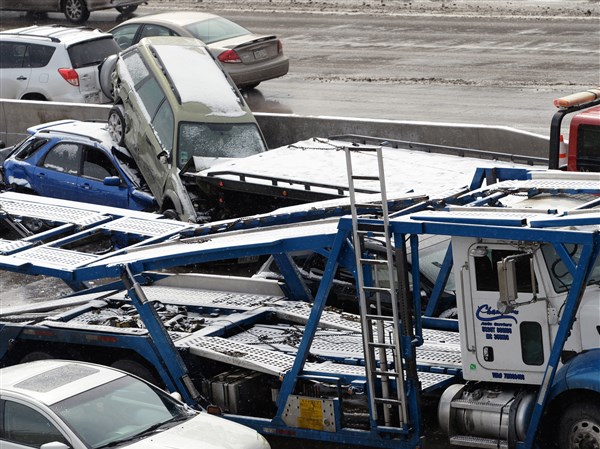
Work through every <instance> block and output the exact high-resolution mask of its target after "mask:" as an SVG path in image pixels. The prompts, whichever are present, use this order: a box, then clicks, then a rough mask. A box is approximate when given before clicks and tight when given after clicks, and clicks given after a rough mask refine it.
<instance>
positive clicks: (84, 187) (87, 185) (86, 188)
mask: <svg viewBox="0 0 600 449" xmlns="http://www.w3.org/2000/svg"><path fill="white" fill-rule="evenodd" d="M81 188H82V189H85V190H90V189H91V187H90V185H89V184H88V183H87V182H86V183H85V184H81Z"/></svg>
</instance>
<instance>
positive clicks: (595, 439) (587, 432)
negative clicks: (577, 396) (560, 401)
mask: <svg viewBox="0 0 600 449" xmlns="http://www.w3.org/2000/svg"><path fill="white" fill-rule="evenodd" d="M558 441H559V443H558V447H560V448H561V449H600V405H598V404H593V403H591V402H576V403H574V404H571V405H570V406H569V407H567V409H566V410H565V411H564V412H563V413H562V416H561V419H560V425H559V430H558Z"/></svg>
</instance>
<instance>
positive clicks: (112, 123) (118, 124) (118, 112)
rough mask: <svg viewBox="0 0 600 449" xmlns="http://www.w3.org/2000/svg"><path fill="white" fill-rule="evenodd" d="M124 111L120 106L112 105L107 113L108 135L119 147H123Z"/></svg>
mask: <svg viewBox="0 0 600 449" xmlns="http://www.w3.org/2000/svg"><path fill="white" fill-rule="evenodd" d="M125 132H126V125H125V110H124V109H123V106H122V105H120V104H116V105H114V106H113V107H112V108H111V110H110V112H109V113H108V133H109V134H110V137H112V139H113V140H114V141H115V142H116V143H117V145H119V146H125Z"/></svg>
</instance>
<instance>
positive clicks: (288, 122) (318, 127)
mask: <svg viewBox="0 0 600 449" xmlns="http://www.w3.org/2000/svg"><path fill="white" fill-rule="evenodd" d="M109 110H110V106H109V105H86V104H73V103H55V102H38V101H17V100H2V99H0V139H1V140H3V141H4V142H5V143H6V144H7V145H13V144H15V143H17V142H18V141H20V140H22V139H23V138H24V137H25V135H26V132H27V128H28V127H30V126H33V125H38V124H40V123H45V122H51V121H54V120H62V119H77V120H106V118H107V116H108V111H109ZM255 116H256V119H257V120H258V123H259V125H260V127H261V129H262V130H263V133H264V135H265V138H266V139H267V143H268V145H269V147H270V148H276V147H278V146H281V145H286V144H288V143H292V142H297V141H299V140H306V139H309V138H311V137H330V136H335V135H341V134H359V135H366V136H376V137H381V138H385V139H394V140H407V141H413V142H422V143H429V144H435V145H445V146H454V147H463V148H476V149H480V150H486V151H496V152H500V153H508V154H519V155H524V156H536V157H547V156H548V138H547V137H545V136H541V135H537V134H532V133H527V132H524V131H519V130H516V129H513V128H509V127H501V126H485V125H465V124H452V123H431V122H410V121H394V120H370V119H354V118H344V117H318V116H299V115H293V114H267V113H255Z"/></svg>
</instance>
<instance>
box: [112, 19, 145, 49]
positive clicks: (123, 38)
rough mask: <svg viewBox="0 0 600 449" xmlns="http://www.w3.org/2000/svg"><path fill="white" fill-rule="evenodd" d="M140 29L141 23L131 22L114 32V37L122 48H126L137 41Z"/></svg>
mask: <svg viewBox="0 0 600 449" xmlns="http://www.w3.org/2000/svg"><path fill="white" fill-rule="evenodd" d="M139 29H140V25H136V24H131V25H123V26H122V27H121V28H119V29H118V30H115V31H113V32H112V35H113V37H114V38H115V40H116V41H117V44H118V45H119V47H120V48H121V50H125V49H126V48H127V47H130V46H132V45H133V44H135V43H137V41H135V40H134V39H135V35H136V33H137V32H138V30H139Z"/></svg>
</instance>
